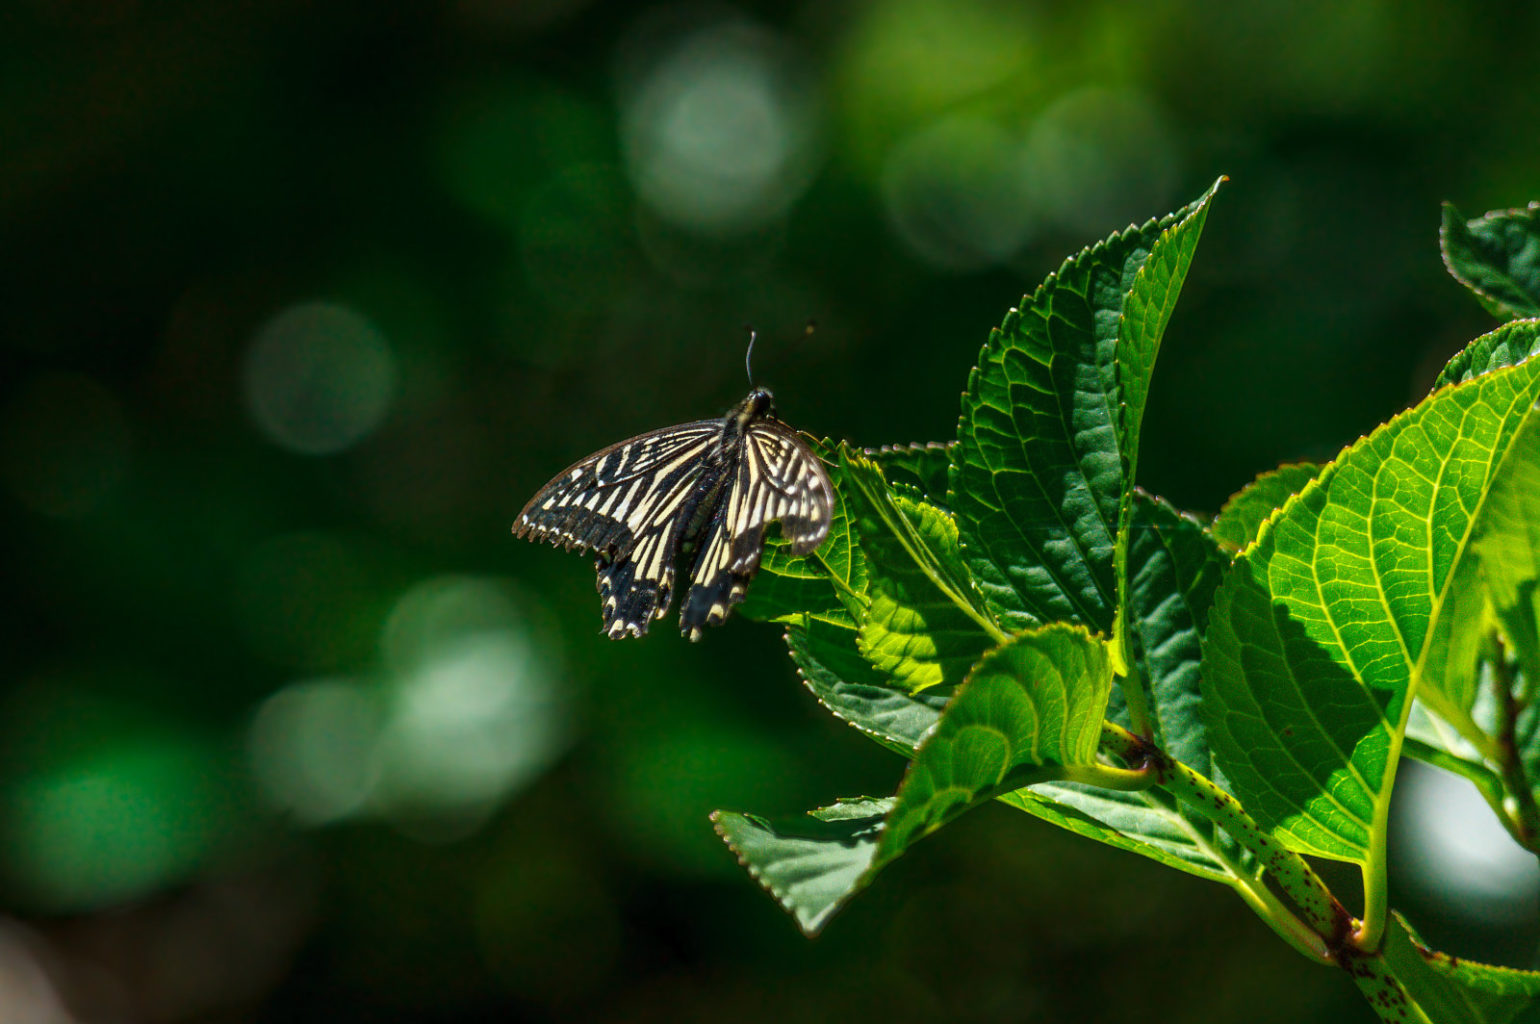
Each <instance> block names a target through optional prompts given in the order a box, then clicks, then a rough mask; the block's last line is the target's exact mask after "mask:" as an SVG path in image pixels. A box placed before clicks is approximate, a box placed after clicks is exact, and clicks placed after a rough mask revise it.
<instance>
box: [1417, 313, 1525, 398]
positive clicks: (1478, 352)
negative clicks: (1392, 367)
mask: <svg viewBox="0 0 1540 1024" xmlns="http://www.w3.org/2000/svg"><path fill="white" fill-rule="evenodd" d="M1537 352H1540V320H1517V321H1515V322H1513V323H1511V324H1503V325H1502V326H1501V327H1499V328H1498V329H1497V330H1495V331H1491V332H1488V333H1487V334H1483V335H1482V336H1481V337H1479V338H1477V339H1476V340H1475V341H1473V342H1471V343H1470V344H1469V345H1466V346H1465V347H1464V348H1463V349H1461V350H1460V351H1459V352H1457V353H1455V355H1454V357H1453V358H1452V359H1450V360H1449V362H1448V363H1446V364H1444V369H1443V370H1442V371H1441V372H1440V373H1439V375H1438V379H1437V380H1435V381H1434V382H1433V390H1435V391H1437V390H1438V389H1439V388H1441V387H1444V386H1446V385H1449V384H1458V383H1460V382H1461V381H1467V380H1470V379H1471V378H1472V377H1479V376H1481V375H1482V374H1483V373H1491V372H1492V371H1493V370H1499V369H1501V368H1503V367H1504V366H1517V365H1519V364H1520V363H1522V362H1524V360H1526V359H1528V358H1529V357H1530V356H1532V355H1534V354H1535V353H1537Z"/></svg>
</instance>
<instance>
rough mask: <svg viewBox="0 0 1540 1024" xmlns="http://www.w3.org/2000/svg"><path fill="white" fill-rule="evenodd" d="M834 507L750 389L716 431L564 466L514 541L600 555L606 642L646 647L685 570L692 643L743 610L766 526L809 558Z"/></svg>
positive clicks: (809, 461) (683, 621)
mask: <svg viewBox="0 0 1540 1024" xmlns="http://www.w3.org/2000/svg"><path fill="white" fill-rule="evenodd" d="M751 348H752V344H751ZM751 383H752V381H751ZM833 502H834V490H833V488H832V487H830V485H829V476H828V474H827V473H825V472H824V468H823V465H822V463H820V462H819V461H818V457H817V456H816V455H814V454H813V452H812V451H811V450H810V449H809V448H808V446H807V444H806V443H805V442H804V441H803V440H802V439H801V438H800V437H799V436H798V435H797V433H796V431H794V430H792V428H791V427H789V426H787V425H786V424H785V423H782V422H781V421H780V420H778V419H776V417H775V403H774V399H773V398H772V397H771V395H770V392H769V391H767V390H766V389H764V388H760V387H756V388H754V389H753V390H752V391H750V392H749V394H748V397H747V398H745V399H744V400H743V401H741V402H739V403H738V404H737V405H735V406H734V407H733V408H732V409H731V410H730V411H729V412H728V413H727V415H726V416H724V417H722V418H721V419H715V420H697V421H696V422H694V423H685V424H681V425H680V426H677V427H665V428H664V429H662V430H654V431H652V432H651V433H647V434H642V435H640V436H638V437H633V438H631V439H630V440H629V441H621V442H620V443H619V444H613V445H610V446H609V447H608V448H605V449H604V450H602V451H598V452H595V453H594V454H592V455H590V456H588V458H586V459H583V460H582V461H581V462H577V463H575V464H573V465H571V466H569V467H568V468H566V469H565V470H563V471H562V472H561V473H559V474H558V475H557V476H556V478H555V479H554V480H552V481H551V482H550V483H548V484H546V485H545V486H544V487H542V488H540V492H539V493H538V494H536V495H535V496H534V497H533V498H531V499H530V500H529V504H528V505H525V506H524V510H523V511H522V512H520V513H519V519H518V522H516V523H515V524H514V526H513V533H514V536H516V537H529V538H531V539H534V540H545V541H550V542H551V543H552V544H557V545H560V546H562V547H564V548H567V549H568V550H571V549H572V548H583V549H591V550H593V551H595V552H597V554H598V559H597V561H596V562H595V565H596V567H597V569H598V571H599V581H598V583H599V593H600V595H601V596H602V597H603V599H604V631H605V632H606V633H607V634H609V635H610V636H611V637H615V638H618V637H623V636H642V635H643V634H645V633H646V632H647V627H648V626H649V625H651V624H652V621H653V620H654V619H661V618H662V617H663V616H664V615H666V614H667V613H668V609H669V605H670V603H671V598H672V596H673V585H674V573H675V565H676V563H678V564H680V565H684V564H685V560H686V559H688V560H689V561H688V568H689V573H690V589H689V592H688V593H687V594H685V597H684V601H683V603H682V604H681V606H680V609H679V625H680V629H681V630H682V632H683V633H684V634H685V635H686V636H688V637H689V638H690V639H691V640H699V639H700V634H701V627H703V626H707V625H713V626H714V625H717V624H718V623H720V622H722V621H723V620H724V619H726V618H727V615H728V613H729V612H730V611H731V610H732V608H733V606H734V605H736V604H737V603H738V602H739V601H742V600H743V596H744V594H745V593H746V592H747V590H748V586H749V581H750V580H752V579H753V578H754V573H755V572H756V571H757V570H758V569H759V556H760V552H761V551H762V550H763V549H764V543H765V537H764V534H765V525H766V524H767V523H769V522H770V521H771V520H777V519H778V520H780V523H781V535H782V536H783V537H785V538H786V539H787V540H788V541H789V542H790V548H791V551H792V552H793V553H794V554H798V555H805V554H807V553H808V552H809V551H812V550H813V549H814V548H816V547H817V546H818V545H819V544H821V543H823V539H824V538H825V537H826V536H828V533H829V516H830V509H831V506H832V504H833Z"/></svg>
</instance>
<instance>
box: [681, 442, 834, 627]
mask: <svg viewBox="0 0 1540 1024" xmlns="http://www.w3.org/2000/svg"><path fill="white" fill-rule="evenodd" d="M833 503H834V490H833V488H832V487H830V485H829V476H828V474H827V473H825V472H824V469H823V465H822V464H821V463H819V461H818V457H817V456H816V455H814V454H813V453H812V452H811V451H809V450H808V447H807V445H806V444H804V443H803V442H802V439H801V438H799V437H798V436H797V435H796V433H795V432H793V431H792V429H791V428H790V427H788V426H787V425H786V424H784V423H782V422H780V421H779V420H773V419H767V420H759V421H757V422H755V423H753V424H751V425H750V426H749V428H748V431H747V433H746V435H745V437H744V444H743V453H742V456H741V457H740V458H739V460H738V466H737V471H736V473H735V474H734V477H733V481H732V486H731V488H730V489H729V490H728V491H727V494H726V495H725V496H724V497H723V498H722V500H721V501H720V502H719V503H718V504H717V507H716V510H715V512H714V513H713V515H712V517H711V521H710V522H709V523H708V524H707V528H706V535H705V543H704V544H703V545H702V546H701V549H700V554H699V555H698V556H697V557H696V559H695V565H694V567H693V568H692V569H691V570H690V580H691V585H690V591H689V593H688V594H686V595H685V598H684V603H683V604H682V605H681V606H680V608H679V625H680V628H681V629H683V630H684V632H685V633H686V634H687V635H688V636H689V637H690V639H692V640H693V639H696V638H698V637H699V636H700V630H701V627H702V626H715V625H717V624H719V623H720V622H722V620H723V619H725V618H727V614H728V612H730V611H731V610H732V608H733V605H735V604H737V603H738V602H740V601H742V600H743V597H744V595H745V594H746V593H747V592H748V586H749V581H750V580H752V579H753V578H754V574H755V573H756V572H757V571H758V570H759V556H760V553H761V552H762V551H763V550H764V547H765V525H766V524H767V523H769V522H770V521H772V520H776V519H778V520H780V522H781V536H782V537H784V538H785V539H786V540H787V541H789V542H790V545H791V552H792V553H793V554H796V555H805V554H807V553H808V552H809V551H812V550H813V549H814V548H816V547H817V546H818V545H819V544H822V543H823V539H824V538H825V537H827V536H828V535H829V516H830V509H831V508H832V506H833Z"/></svg>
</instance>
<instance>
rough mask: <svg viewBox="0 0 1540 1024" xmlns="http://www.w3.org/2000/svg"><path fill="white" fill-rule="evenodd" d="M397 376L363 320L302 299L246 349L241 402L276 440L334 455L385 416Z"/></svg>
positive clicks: (377, 336) (380, 342)
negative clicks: (304, 301) (242, 401)
mask: <svg viewBox="0 0 1540 1024" xmlns="http://www.w3.org/2000/svg"><path fill="white" fill-rule="evenodd" d="M396 377H397V370H396V360H395V357H394V355H393V354H392V352H391V350H390V348H389V346H388V345H387V344H386V343H385V338H384V337H383V336H382V335H381V334H380V332H379V331H378V330H376V329H375V327H374V326H373V325H372V324H371V323H370V322H369V321H368V320H366V319H364V317H362V316H360V315H359V314H358V313H356V312H354V311H353V310H351V309H348V308H347V307H345V306H340V305H336V304H334V303H329V302H307V303H303V304H301V305H297V306H291V307H289V308H288V309H285V310H284V311H283V312H281V313H279V314H278V315H277V316H275V317H273V319H271V320H270V321H268V322H267V324H265V325H264V326H263V327H262V328H261V329H260V330H259V331H258V332H257V336H256V338H255V339H254V340H253V342H252V345H251V348H250V350H249V351H248V352H247V354H246V364H245V375H244V386H245V395H246V404H247V408H248V410H249V411H250V413H251V417H252V419H253V421H255V423H256V424H257V426H258V427H259V428H260V429H261V430H262V432H263V434H265V435H266V436H267V437H268V438H269V439H270V440H271V441H273V442H274V443H275V444H277V445H279V446H281V447H283V448H287V449H288V450H290V451H293V452H298V453H300V454H302V455H332V454H335V453H337V452H341V451H345V450H347V449H348V448H351V447H353V446H354V445H356V444H357V443H358V442H359V441H361V440H363V439H364V438H365V437H367V436H368V435H369V434H370V433H372V432H373V431H374V430H375V428H377V427H378V426H379V425H380V423H381V422H382V421H383V420H384V419H385V414H386V413H387V412H388V411H389V409H390V404H391V400H392V399H393V398H394V397H395V392H396V383H397V381H396Z"/></svg>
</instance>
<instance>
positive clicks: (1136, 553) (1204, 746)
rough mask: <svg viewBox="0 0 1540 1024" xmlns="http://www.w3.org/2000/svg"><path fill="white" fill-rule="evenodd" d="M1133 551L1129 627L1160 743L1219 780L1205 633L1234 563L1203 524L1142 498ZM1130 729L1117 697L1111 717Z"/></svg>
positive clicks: (1137, 505) (1136, 506)
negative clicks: (1205, 679) (1210, 725)
mask: <svg viewBox="0 0 1540 1024" xmlns="http://www.w3.org/2000/svg"><path fill="white" fill-rule="evenodd" d="M1133 523H1134V529H1133V531H1132V539H1131V541H1130V547H1129V565H1130V567H1131V569H1132V576H1131V577H1130V579H1129V622H1130V625H1131V630H1130V631H1131V632H1132V634H1133V637H1134V642H1135V645H1134V651H1135V656H1136V659H1137V664H1138V666H1139V668H1140V672H1139V675H1140V677H1141V678H1142V679H1143V680H1144V681H1145V684H1146V687H1147V688H1148V691H1149V701H1148V703H1149V706H1150V719H1151V725H1152V727H1153V728H1154V739H1155V741H1156V743H1157V744H1158V745H1159V746H1160V747H1161V749H1163V750H1164V751H1166V753H1168V754H1170V755H1171V756H1172V757H1174V758H1176V759H1177V760H1178V761H1181V762H1182V763H1183V764H1185V765H1187V766H1188V767H1189V768H1192V769H1193V770H1194V771H1197V772H1199V773H1200V774H1203V775H1207V776H1210V777H1214V774H1215V773H1214V766H1213V764H1212V760H1211V755H1210V752H1209V744H1208V738H1207V736H1206V733H1205V727H1204V724H1203V717H1202V715H1201V714H1200V713H1199V709H1200V707H1201V706H1202V703H1203V701H1202V697H1201V696H1200V694H1199V679H1200V677H1201V674H1202V673H1201V671H1200V669H1201V665H1202V661H1203V643H1202V637H1203V632H1204V630H1206V629H1207V628H1208V618H1209V610H1210V609H1211V608H1212V607H1213V604H1214V594H1215V592H1216V591H1217V590H1218V589H1219V583H1220V580H1222V579H1223V578H1224V574H1225V571H1226V570H1227V569H1228V568H1229V565H1230V560H1229V559H1228V558H1226V557H1225V556H1224V554H1223V553H1222V552H1221V551H1220V550H1219V547H1218V545H1217V544H1216V543H1215V542H1214V538H1213V536H1212V535H1211V534H1210V533H1209V532H1208V531H1207V530H1206V529H1204V526H1203V524H1202V523H1201V522H1199V521H1198V520H1196V519H1194V518H1193V517H1191V516H1189V515H1185V514H1183V513H1181V512H1179V511H1177V510H1176V509H1175V508H1174V507H1172V506H1171V505H1170V504H1168V503H1167V502H1164V501H1161V500H1160V499H1158V498H1154V497H1151V496H1149V495H1147V494H1144V493H1143V492H1140V493H1139V494H1138V495H1137V500H1136V501H1135V503H1134V519H1133ZM1109 717H1111V718H1112V720H1113V721H1115V722H1117V723H1118V724H1119V725H1124V726H1127V725H1128V724H1129V723H1128V721H1127V717H1126V714H1124V712H1123V711H1122V710H1121V702H1120V701H1119V700H1118V695H1117V694H1114V696H1113V701H1112V713H1111V715H1110V716H1109Z"/></svg>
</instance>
